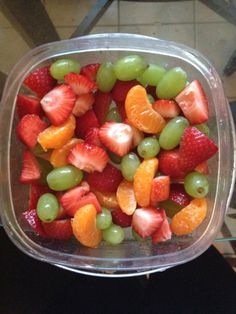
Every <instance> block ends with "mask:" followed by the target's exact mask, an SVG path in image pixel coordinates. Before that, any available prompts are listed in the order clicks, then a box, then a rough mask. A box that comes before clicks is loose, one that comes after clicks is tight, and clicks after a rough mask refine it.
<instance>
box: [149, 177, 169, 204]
mask: <svg viewBox="0 0 236 314" xmlns="http://www.w3.org/2000/svg"><path fill="white" fill-rule="evenodd" d="M169 194H170V177H169V176H158V177H156V178H154V179H153V180H152V188H151V197H150V199H151V202H150V204H151V205H152V206H157V205H158V203H159V202H162V201H165V200H167V199H168V197H169Z"/></svg>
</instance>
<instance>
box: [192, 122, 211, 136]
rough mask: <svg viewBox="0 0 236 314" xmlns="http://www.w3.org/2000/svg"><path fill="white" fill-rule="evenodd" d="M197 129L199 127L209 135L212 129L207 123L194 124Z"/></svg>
mask: <svg viewBox="0 0 236 314" xmlns="http://www.w3.org/2000/svg"><path fill="white" fill-rule="evenodd" d="M193 126H194V127H195V128H196V129H198V130H199V131H200V132H202V133H204V134H205V135H206V136H209V134H210V129H209V127H208V126H207V125H206V124H205V123H202V124H195V125H193Z"/></svg>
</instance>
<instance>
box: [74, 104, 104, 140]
mask: <svg viewBox="0 0 236 314" xmlns="http://www.w3.org/2000/svg"><path fill="white" fill-rule="evenodd" d="M91 128H99V122H98V119H97V117H96V115H95V113H94V111H93V110H92V109H91V110H88V111H87V112H86V113H85V114H84V115H82V116H80V117H77V118H76V128H75V134H76V136H77V137H79V138H85V135H86V133H87V132H88V130H89V129H91Z"/></svg>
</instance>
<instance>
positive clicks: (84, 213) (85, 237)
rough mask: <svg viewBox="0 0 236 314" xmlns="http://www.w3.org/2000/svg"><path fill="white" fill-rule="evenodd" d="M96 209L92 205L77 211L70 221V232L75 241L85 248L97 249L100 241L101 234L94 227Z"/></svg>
mask: <svg viewBox="0 0 236 314" xmlns="http://www.w3.org/2000/svg"><path fill="white" fill-rule="evenodd" d="M96 214H97V211H96V208H95V207H94V205H92V204H88V205H85V206H83V207H81V208H80V209H78V210H77V211H76V213H75V216H74V218H73V219H72V222H71V223H72V230H73V234H74V236H75V237H76V239H77V240H78V241H79V242H80V243H81V244H83V245H85V246H87V247H91V248H94V247H97V246H98V244H99V243H100V242H101V240H102V232H101V230H99V229H98V228H97V226H96Z"/></svg>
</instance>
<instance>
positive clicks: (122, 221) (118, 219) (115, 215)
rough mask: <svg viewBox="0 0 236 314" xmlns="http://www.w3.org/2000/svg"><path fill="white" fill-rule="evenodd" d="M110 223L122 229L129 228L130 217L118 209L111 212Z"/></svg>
mask: <svg viewBox="0 0 236 314" xmlns="http://www.w3.org/2000/svg"><path fill="white" fill-rule="evenodd" d="M111 215H112V222H113V223H114V224H116V225H118V226H121V227H123V228H126V227H129V226H131V223H132V215H126V214H125V213H124V212H123V211H122V210H121V209H120V208H117V209H114V210H113V211H112V212H111Z"/></svg>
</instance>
